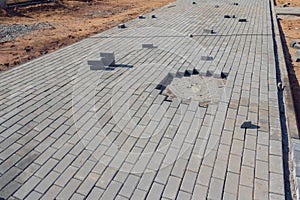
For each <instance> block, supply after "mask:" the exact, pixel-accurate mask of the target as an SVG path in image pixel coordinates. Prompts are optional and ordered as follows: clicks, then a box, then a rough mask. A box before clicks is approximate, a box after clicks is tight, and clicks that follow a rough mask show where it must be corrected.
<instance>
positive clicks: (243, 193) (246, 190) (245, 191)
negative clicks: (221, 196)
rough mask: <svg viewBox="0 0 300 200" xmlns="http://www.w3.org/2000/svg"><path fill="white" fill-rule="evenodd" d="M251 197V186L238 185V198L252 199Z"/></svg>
mask: <svg viewBox="0 0 300 200" xmlns="http://www.w3.org/2000/svg"><path fill="white" fill-rule="evenodd" d="M252 198H253V190H252V188H250V187H246V186H243V185H240V187H239V196H238V199H252Z"/></svg>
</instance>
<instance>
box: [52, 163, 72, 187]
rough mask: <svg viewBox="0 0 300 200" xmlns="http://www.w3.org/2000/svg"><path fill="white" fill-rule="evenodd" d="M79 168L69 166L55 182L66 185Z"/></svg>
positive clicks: (61, 185)
mask: <svg viewBox="0 0 300 200" xmlns="http://www.w3.org/2000/svg"><path fill="white" fill-rule="evenodd" d="M77 170H78V169H77V168H76V167H73V166H69V167H68V168H67V169H66V170H65V171H64V172H63V173H62V174H61V175H60V177H59V178H58V179H57V180H56V181H55V184H56V185H58V186H60V187H64V186H65V185H66V184H67V183H68V181H69V180H70V179H71V178H72V177H73V175H74V174H75V173H76V171H77Z"/></svg>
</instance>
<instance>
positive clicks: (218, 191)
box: [208, 178, 224, 199]
mask: <svg viewBox="0 0 300 200" xmlns="http://www.w3.org/2000/svg"><path fill="white" fill-rule="evenodd" d="M223 185H224V181H223V180H220V179H217V178H211V183H210V186H209V191H208V198H209V199H221V198H222V191H223Z"/></svg>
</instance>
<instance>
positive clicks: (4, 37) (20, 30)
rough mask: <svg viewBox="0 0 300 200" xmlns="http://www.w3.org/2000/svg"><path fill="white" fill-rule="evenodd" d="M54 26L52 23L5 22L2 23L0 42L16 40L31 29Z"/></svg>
mask: <svg viewBox="0 0 300 200" xmlns="http://www.w3.org/2000/svg"><path fill="white" fill-rule="evenodd" d="M46 28H54V27H53V26H52V25H51V24H50V23H36V24H3V25H0V42H8V41H12V40H14V39H15V38H16V37H18V36H23V35H25V34H27V33H29V32H31V31H35V30H39V29H46Z"/></svg>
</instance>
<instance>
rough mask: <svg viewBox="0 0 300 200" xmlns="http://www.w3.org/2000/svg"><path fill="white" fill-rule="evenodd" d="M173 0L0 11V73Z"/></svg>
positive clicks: (98, 0) (66, 2)
mask: <svg viewBox="0 0 300 200" xmlns="http://www.w3.org/2000/svg"><path fill="white" fill-rule="evenodd" d="M172 1H173V0H89V1H80V0H74V1H70V0H60V1H56V2H53V3H47V4H41V5H34V6H26V7H19V8H11V9H8V10H2V11H0V71H2V70H6V69H9V68H11V67H13V66H16V65H19V64H21V63H24V62H27V61H28V60H31V59H34V58H36V57H38V56H41V55H43V54H46V53H49V52H52V51H54V50H56V49H59V48H61V47H64V46H66V45H69V44H72V43H74V42H76V41H79V40H80V39H82V38H86V37H87V36H89V35H92V34H95V33H98V32H101V31H103V30H106V29H109V28H111V27H113V26H116V25H118V24H119V23H121V22H125V21H128V20H130V19H133V18H135V17H137V16H138V15H140V14H143V13H147V12H150V11H152V10H153V9H156V8H159V7H161V6H163V5H166V4H167V3H169V2H172Z"/></svg>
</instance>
